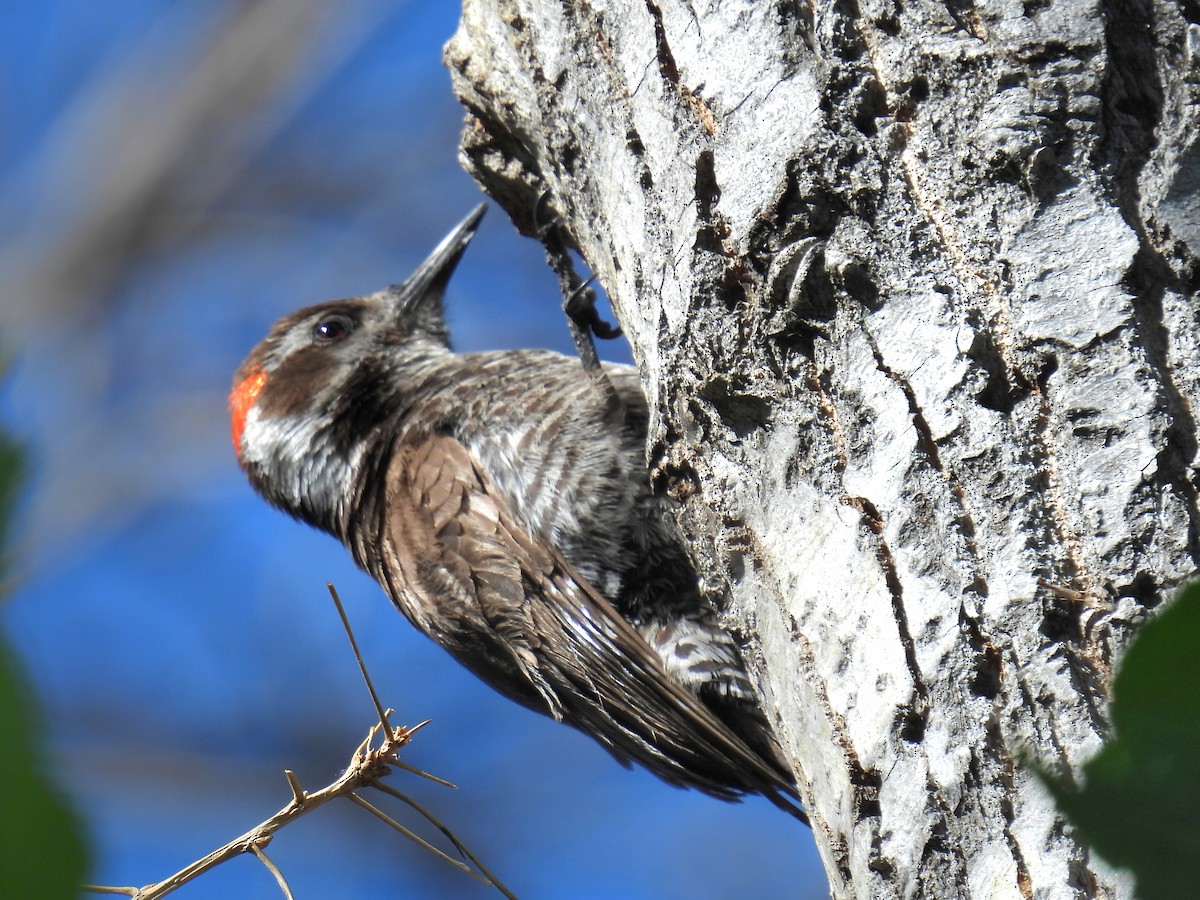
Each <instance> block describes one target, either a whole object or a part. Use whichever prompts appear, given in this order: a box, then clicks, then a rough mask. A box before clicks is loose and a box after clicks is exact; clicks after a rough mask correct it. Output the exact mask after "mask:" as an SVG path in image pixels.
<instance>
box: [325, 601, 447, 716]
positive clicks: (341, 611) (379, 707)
mask: <svg viewBox="0 0 1200 900" xmlns="http://www.w3.org/2000/svg"><path fill="white" fill-rule="evenodd" d="M325 587H326V588H328V589H329V596H330V597H332V598H333V605H334V606H336V607H337V611H338V615H339V616H340V617H341V619H342V627H343V628H345V629H346V637H348V638H350V649H352V650H353V651H354V658H355V659H356V660H358V670H359V671H360V672H362V677H363V681H365V682H366V683H367V690H368V691H369V692H370V694H371V700H372V701H373V702H374V703H375V711H376V712H377V713H379V721H380V723H381V724H382V725H383V731H384V733H385V734H387V735H388V737H391V734H389V733H388V732H389V729H390V728H391V727H392V726H391V725H389V724H388V717H387V713H385V712H384V711H383V704H382V703H381V702H380V701H379V694H378V693H376V692H375V685H373V684H371V676H370V675H369V674H367V664H366V663H365V662H363V658H362V654H361V653H359V652H358V641H356V640H355V639H354V629H353V628H351V627H350V619H349V618H347V616H346V608H345V607H344V606H342V598H341V597H339V596H338V592H337V588H335V587H334V586H333V584H332V583H331V582H328V581H327V582H325ZM422 724H424V723H422ZM420 727H421V726H420V725H418V726H417V728H420ZM414 730H415V729H414Z"/></svg>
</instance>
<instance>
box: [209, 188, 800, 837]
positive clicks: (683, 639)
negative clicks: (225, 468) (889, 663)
mask: <svg viewBox="0 0 1200 900" xmlns="http://www.w3.org/2000/svg"><path fill="white" fill-rule="evenodd" d="M485 210H486V206H480V207H478V208H477V209H476V210H474V211H473V212H472V213H471V214H470V215H469V216H467V218H466V219H464V220H463V221H462V222H461V223H460V224H459V225H458V226H457V227H456V228H455V229H454V230H453V231H452V232H451V233H450V234H449V235H447V236H446V238H445V239H443V240H442V242H441V243H440V244H438V246H437V247H436V248H435V249H434V250H433V252H432V253H431V254H430V255H429V257H428V258H427V259H426V260H425V261H424V262H422V263H421V264H420V265H419V266H418V267H417V269H416V271H415V272H413V274H412V275H411V276H410V277H409V278H408V279H407V280H405V281H404V282H402V283H400V284H397V285H393V286H392V287H389V288H388V289H386V290H384V291H380V292H378V293H376V294H371V295H369V296H365V297H358V298H354V299H349V300H337V301H333V302H329V303H321V304H317V305H315V306H310V307H307V308H305V309H301V310H299V311H297V312H294V313H292V314H291V315H288V316H285V317H284V318H283V319H281V320H280V321H279V322H277V323H276V324H275V326H274V327H273V328H272V329H271V332H270V333H269V335H268V336H267V337H266V339H265V340H263V341H262V342H261V343H260V344H259V345H258V346H257V347H255V348H254V350H253V351H251V353H250V355H249V356H248V357H247V358H246V360H245V362H244V363H243V364H242V366H241V367H240V368H239V370H238V372H237V374H236V375H235V377H234V385H233V391H232V393H231V395H230V410H231V415H232V425H233V429H232V430H233V445H234V449H235V452H236V454H237V459H238V462H239V463H240V465H241V467H242V468H243V469H244V470H245V472H246V475H247V476H248V478H249V480H250V483H251V484H252V485H253V487H254V488H255V490H257V491H258V493H260V494H261V495H262V496H263V497H264V498H265V499H266V500H267V501H269V502H270V503H272V504H274V505H275V506H277V507H279V508H280V509H282V510H283V511H285V512H287V513H290V514H291V515H292V516H294V517H296V518H297V519H300V520H302V521H304V522H307V523H308V524H310V525H313V526H315V527H317V528H320V529H322V530H324V531H327V532H329V533H330V534H332V535H334V536H335V537H336V538H338V539H339V540H340V541H341V542H342V543H343V544H345V546H346V547H347V548H348V549H349V551H350V552H351V554H353V556H354V560H355V562H356V563H357V564H358V565H359V566H360V567H361V568H363V569H364V570H366V571H367V572H368V573H370V574H371V575H372V576H373V577H374V578H375V579H376V580H377V581H378V582H379V583H380V585H381V586H382V587H383V589H384V591H386V592H387V594H388V596H389V597H390V598H391V600H392V602H393V603H394V604H395V605H396V607H397V608H399V610H400V611H401V612H402V613H404V615H405V616H406V617H407V618H408V620H409V621H410V622H412V624H413V625H415V626H416V627H417V629H419V630H420V631H422V632H424V633H425V634H426V635H428V636H429V637H431V638H433V640H435V641H436V642H437V643H438V644H440V645H441V646H442V647H444V648H445V649H446V650H448V651H449V652H450V653H451V655H453V656H454V657H455V658H456V659H457V660H458V661H459V662H461V663H462V664H463V665H465V666H466V667H467V668H468V669H470V670H471V671H472V672H474V673H475V674H476V675H478V676H479V677H480V678H482V679H483V680H484V681H485V682H487V683H488V684H490V685H491V686H492V687H494V688H496V689H497V690H498V691H500V692H501V693H502V694H504V695H506V696H508V697H510V698H511V699H513V700H516V701H517V702H518V703H521V704H523V705H525V706H527V707H530V708H532V709H534V710H536V711H538V712H541V713H545V714H548V715H550V716H552V717H554V718H555V719H557V720H561V721H565V722H567V723H569V724H571V725H573V726H575V727H576V728H578V729H580V730H581V731H583V732H585V733H587V734H589V735H591V736H592V737H593V738H595V739H596V740H598V741H599V742H600V743H601V744H602V745H603V746H604V747H606V748H607V749H608V750H609V751H610V752H611V753H612V754H613V755H614V756H615V757H616V758H617V759H618V760H619V761H620V762H622V763H623V764H624V765H627V766H628V765H629V764H630V763H631V762H637V763H640V764H641V765H643V766H645V767H646V768H648V769H649V770H650V771H652V772H654V773H655V774H656V775H658V776H659V777H661V778H662V779H664V780H665V781H667V782H670V783H671V784H674V785H679V786H684V787H693V788H698V789H700V790H702V791H705V792H707V793H709V794H712V795H714V796H717V797H720V798H723V799H736V798H738V797H740V796H741V795H743V794H746V793H752V792H757V793H762V794H764V795H766V796H767V797H769V798H770V799H771V800H772V801H773V802H775V803H776V804H777V805H779V806H781V807H782V808H784V809H787V810H788V811H789V812H791V813H792V814H793V815H796V816H797V817H798V818H800V819H802V820H804V821H807V819H805V817H804V813H803V812H802V811H801V810H800V808H799V806H798V805H797V801H798V798H799V795H798V792H797V790H796V787H795V783H794V780H793V777H792V775H791V773H790V772H789V771H788V769H787V768H786V767H785V765H784V764H783V763H782V762H781V760H780V757H779V755H778V746H777V744H776V742H775V739H774V737H773V735H772V733H771V729H770V727H769V725H768V724H767V721H766V719H765V717H764V716H763V714H762V712H761V711H760V708H759V705H758V702H757V699H756V696H755V691H754V689H753V688H752V686H751V684H750V681H749V679H748V678H747V675H746V672H745V669H744V667H743V663H742V658H741V654H740V651H739V648H738V646H737V644H736V643H735V641H734V639H733V637H732V636H731V635H730V634H729V633H728V632H727V631H725V630H723V629H722V628H721V627H720V625H719V624H718V620H717V614H716V610H715V609H714V608H713V607H712V606H711V605H710V604H709V603H708V602H707V601H706V600H705V599H704V598H703V597H702V595H701V593H700V591H699V589H698V585H697V578H696V573H695V571H694V569H693V567H692V563H691V561H690V559H689V557H688V555H687V552H686V551H685V550H684V548H683V546H682V544H681V540H680V537H679V536H678V534H677V533H676V531H675V528H674V524H673V522H672V520H671V519H670V517H669V511H668V508H667V501H666V500H664V499H663V498H661V497H658V496H656V495H654V494H653V493H652V491H651V489H650V484H649V478H648V475H647V471H646V462H645V445H646V433H647V427H648V411H647V406H646V400H645V397H644V395H643V394H642V390H641V383H640V381H639V379H638V376H637V372H636V370H635V369H633V368H632V367H629V366H620V365H612V364H604V366H603V369H602V370H600V371H593V372H588V371H585V369H584V367H583V366H581V365H580V362H579V360H577V359H573V358H569V357H566V356H562V355H560V354H557V353H553V352H550V351H545V350H518V351H500V352H486V353H455V352H453V351H452V350H451V348H450V343H449V336H448V333H447V329H446V324H445V320H444V316H443V309H442V303H443V294H444V292H445V288H446V284H447V282H448V281H449V279H450V276H451V274H452V273H453V271H454V269H455V267H456V265H457V264H458V261H459V259H460V258H461V257H462V254H463V252H464V251H465V249H466V247H467V244H468V243H469V241H470V239H471V237H472V235H473V234H474V232H475V229H476V228H477V226H478V224H479V220H480V219H481V218H482V216H483V213H484V211H485Z"/></svg>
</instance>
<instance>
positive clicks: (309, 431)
mask: <svg viewBox="0 0 1200 900" xmlns="http://www.w3.org/2000/svg"><path fill="white" fill-rule="evenodd" d="M486 209H487V207H486V206H484V205H480V206H479V207H478V208H476V209H475V210H474V211H473V212H472V213H471V214H470V215H469V216H467V218H466V219H464V220H463V221H462V222H461V223H459V225H458V226H457V227H455V228H454V230H453V231H451V232H450V234H448V235H447V236H446V237H445V238H444V239H443V240H442V242H441V243H440V244H438V246H437V247H436V248H435V249H434V250H433V252H432V253H430V254H429V256H428V257H427V258H426V259H425V261H424V262H422V263H421V264H420V265H419V266H418V267H417V269H416V271H414V272H413V273H412V275H410V276H409V277H408V278H407V279H406V280H405V281H403V282H402V283H400V284H396V285H393V286H391V287H390V288H388V289H387V290H384V291H380V292H379V293H377V294H372V295H370V296H367V297H357V298H354V299H351V300H337V301H333V302H330V303H319V304H317V305H315V306H309V307H306V308H304V309H301V310H298V311H296V312H294V313H292V314H290V315H287V316H284V317H283V318H282V319H280V320H279V321H278V322H276V323H275V326H274V327H273V328H272V329H271V332H270V334H268V335H267V337H266V338H265V339H264V340H263V341H262V342H260V343H259V344H258V346H257V347H255V348H254V349H253V350H252V351H251V352H250V355H249V356H247V357H246V359H245V361H244V362H243V363H242V365H241V367H240V368H239V369H238V371H237V373H236V374H235V375H234V379H233V390H232V391H231V392H230V395H229V409H230V414H231V419H232V433H233V447H234V452H235V453H236V454H237V459H238V462H239V464H240V465H241V466H242V468H243V469H244V470H245V471H246V474H247V475H248V476H249V478H250V482H251V484H253V485H254V487H255V489H256V490H258V491H259V492H260V493H261V494H262V495H263V496H264V497H266V498H267V499H268V500H270V501H271V502H272V503H274V504H276V505H277V506H279V507H281V508H283V509H284V510H286V511H287V512H290V513H291V514H292V515H295V516H297V517H299V518H302V519H305V520H306V521H308V522H311V523H312V524H314V525H317V526H318V527H321V528H325V529H327V530H330V531H335V530H336V528H335V527H334V526H335V524H336V523H337V522H340V520H341V514H342V511H343V507H344V504H345V502H346V500H347V499H348V497H349V494H350V490H351V482H352V478H353V475H354V473H355V471H356V469H357V465H358V462H359V460H360V458H361V456H362V453H363V451H364V449H365V447H366V446H367V444H368V442H369V441H370V439H371V437H372V434H373V432H374V430H375V429H376V427H377V426H378V425H379V424H380V423H382V422H383V421H385V420H386V419H388V418H389V416H391V415H392V414H393V413H394V412H395V411H396V409H395V407H396V405H397V404H398V403H400V402H401V399H402V398H400V397H398V396H397V393H398V391H399V390H400V389H401V385H403V383H404V379H403V374H404V372H406V371H411V370H413V369H414V368H420V366H421V364H422V363H423V362H427V361H429V360H431V359H435V358H437V357H440V356H444V355H445V354H447V353H448V352H449V340H448V335H447V332H446V324H445V320H444V316H443V311H442V297H443V294H444V292H445V288H446V284H447V282H449V280H450V276H451V275H452V274H453V272H454V268H455V266H456V265H457V264H458V261H459V259H460V258H461V257H462V254H463V251H464V250H466V247H467V244H468V243H469V242H470V240H471V237H472V235H473V234H474V233H475V229H476V228H477V227H478V225H479V220H480V219H481V218H482V217H483V214H484V212H485V210H486Z"/></svg>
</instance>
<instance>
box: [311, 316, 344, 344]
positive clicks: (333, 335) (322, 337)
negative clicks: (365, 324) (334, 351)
mask: <svg viewBox="0 0 1200 900" xmlns="http://www.w3.org/2000/svg"><path fill="white" fill-rule="evenodd" d="M353 330H354V320H353V319H351V318H350V317H349V316H345V315H342V314H340V313H334V314H332V315H328V316H325V317H324V318H323V319H321V320H320V321H319V322H317V324H316V325H314V326H313V330H312V336H313V341H314V342H315V343H318V344H332V343H335V342H336V341H340V340H341V339H342V338H344V337H345V336H346V335H348V334H349V333H350V332H351V331H353Z"/></svg>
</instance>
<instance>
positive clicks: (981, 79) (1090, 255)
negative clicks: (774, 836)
mask: <svg viewBox="0 0 1200 900" xmlns="http://www.w3.org/2000/svg"><path fill="white" fill-rule="evenodd" d="M1198 9H1200V8H1198V7H1197V5H1196V3H1195V0H1181V2H1179V3H1178V4H1175V3H1170V2H1155V0H1112V2H1108V3H1095V2H1087V0H1080V2H1065V0H1024V2H1023V3H1017V2H1011V0H995V2H985V3H982V4H978V5H976V4H973V3H971V2H969V0H953V2H949V0H948V2H946V3H945V4H938V3H934V4H928V3H926V4H899V3H889V2H882V0H880V2H863V3H861V4H860V5H857V6H856V4H855V3H854V0H848V2H841V3H835V4H825V3H822V4H820V5H819V6H816V7H810V6H808V5H806V4H803V3H799V2H790V0H776V2H773V3H767V2H763V0H743V2H734V0H720V2H718V0H708V2H703V0H701V2H678V0H658V2H656V0H641V2H633V0H557V2H555V0H466V2H465V3H464V11H463V17H462V22H461V24H460V27H459V30H458V33H457V34H456V35H455V37H454V38H453V39H452V41H451V42H450V44H449V45H448V46H447V48H446V59H447V62H448V64H449V66H450V68H451V70H452V75H453V78H454V85H455V89H456V91H457V92H458V94H459V96H460V98H461V99H462V101H463V103H464V104H465V105H466V107H467V109H468V111H469V114H468V119H467V125H466V130H465V132H464V135H463V145H462V155H463V159H464V161H465V164H466V166H467V168H468V169H469V171H470V172H471V173H472V175H473V176H474V177H475V178H476V179H477V180H478V181H479V182H480V183H481V184H482V185H483V186H484V188H485V189H486V190H487V191H488V192H489V193H490V194H491V195H492V196H493V197H495V198H496V199H497V201H498V202H500V203H501V204H502V205H503V206H504V208H505V209H506V210H507V211H508V212H509V214H510V215H511V216H512V217H513V220H514V221H515V222H516V223H517V224H518V226H519V227H521V228H522V230H524V231H526V232H527V233H529V232H532V231H534V230H535V229H536V227H537V225H538V224H541V223H544V222H545V221H546V220H547V218H548V217H550V216H551V215H554V214H556V215H557V216H558V217H559V218H560V220H561V222H562V225H563V228H564V229H565V230H566V232H567V233H568V234H569V235H570V238H571V240H573V241H574V243H575V245H576V247H577V248H578V250H579V252H580V254H581V255H582V257H583V258H584V260H585V261H586V262H587V264H588V265H589V266H590V267H591V268H592V270H593V271H594V272H595V273H596V275H597V277H598V279H599V282H600V283H601V284H602V285H603V287H604V289H605V290H606V291H607V293H608V295H609V297H610V299H611V300H612V303H613V306H614V309H615V310H616V312H617V314H618V316H619V318H620V320H621V324H622V326H623V327H624V329H625V333H626V335H627V336H628V338H629V341H630V343H631V345H632V347H633V353H634V356H635V358H636V359H637V362H638V365H639V367H640V368H641V371H642V373H643V378H644V382H645V386H646V392H647V395H648V397H649V399H650V403H651V406H652V408H653V409H654V411H655V419H654V422H653V425H652V434H651V441H650V447H649V454H650V465H651V471H652V474H653V478H654V480H655V484H656V486H657V487H659V488H660V489H661V490H663V491H666V492H668V493H670V494H671V495H673V496H674V497H676V498H678V500H679V501H680V506H679V520H680V523H681V525H682V527H683V529H684V531H685V534H686V535H687V536H688V537H689V539H690V540H691V541H692V543H693V549H694V554H695V556H696V559H697V562H698V565H699V566H700V569H701V571H702V573H703V579H704V585H705V587H706V589H707V590H709V591H711V592H713V593H714V594H716V595H717V596H719V597H721V598H722V600H721V602H722V603H723V604H725V606H726V608H727V609H728V618H729V622H730V625H731V627H732V628H733V629H734V630H735V631H737V632H738V633H739V634H743V635H744V636H745V637H746V639H747V642H748V656H749V657H750V658H751V661H752V665H753V666H754V667H755V669H756V674H757V676H758V678H759V681H760V686H761V689H762V691H763V694H764V697H765V698H766V704H767V707H768V710H769V714H777V716H778V730H779V733H780V737H781V739H782V741H783V742H784V745H785V747H786V751H787V753H788V754H789V756H790V758H791V760H792V762H793V763H794V765H795V769H796V772H797V776H798V779H799V783H800V785H801V790H802V792H803V794H804V797H805V799H806V803H807V806H808V810H809V813H810V814H811V816H812V820H813V834H814V837H815V839H816V841H817V844H818V847H819V849H820V852H821V855H822V858H823V859H824V862H825V866H826V870H827V872H828V875H829V880H830V884H831V888H832V892H833V894H834V896H836V897H914V896H923V897H956V898H957V897H978V898H1003V897H1024V898H1032V897H1034V896H1037V897H1039V898H1042V897H1045V898H1058V897H1084V896H1099V897H1117V896H1122V897H1127V896H1129V895H1130V885H1129V881H1128V879H1127V878H1121V877H1117V876H1115V875H1114V874H1113V873H1112V872H1111V871H1109V870H1107V869H1106V868H1105V867H1104V866H1103V864H1102V863H1101V862H1100V861H1099V860H1098V859H1097V858H1096V857H1095V856H1094V855H1091V854H1089V852H1088V850H1087V849H1086V848H1085V847H1084V846H1083V845H1082V844H1081V842H1080V840H1079V838H1078V836H1077V835H1076V834H1075V833H1074V831H1073V830H1072V828H1071V827H1070V826H1069V825H1067V824H1066V823H1065V822H1064V821H1063V819H1062V817H1061V816H1060V815H1059V814H1058V813H1057V811H1056V810H1055V808H1054V806H1053V804H1052V803H1051V801H1050V800H1049V799H1048V798H1047V796H1046V795H1045V794H1044V793H1043V792H1042V790H1041V789H1040V787H1039V785H1038V784H1037V782H1036V780H1035V778H1034V777H1033V775H1032V774H1031V773H1030V771H1029V770H1028V768H1027V767H1026V766H1025V765H1024V761H1025V760H1026V759H1028V758H1036V759H1038V760H1040V761H1042V762H1043V763H1044V764H1046V765H1048V766H1050V767H1051V768H1052V769H1054V770H1056V771H1058V772H1059V773H1060V774H1063V775H1066V776H1068V777H1070V776H1071V775H1073V774H1074V773H1077V772H1078V768H1079V766H1080V764H1081V763H1082V762H1083V761H1084V760H1086V759H1087V758H1088V757H1089V756H1090V755H1091V754H1092V753H1093V752H1095V751H1096V750H1097V748H1098V747H1099V746H1100V742H1101V741H1102V740H1103V738H1104V737H1105V735H1106V731H1107V728H1108V725H1107V721H1106V712H1105V710H1106V699H1107V695H1106V691H1107V686H1108V682H1109V673H1110V670H1111V667H1112V665H1113V662H1114V660H1115V658H1116V657H1117V656H1118V655H1119V653H1120V650H1121V648H1122V647H1123V646H1124V644H1125V642H1126V641H1127V639H1128V637H1129V635H1130V632H1131V628H1132V626H1133V625H1134V624H1136V622H1137V621H1138V620H1140V619H1141V618H1142V617H1143V616H1144V615H1145V613H1146V611H1147V610H1149V609H1151V608H1152V607H1154V606H1155V605H1156V604H1158V603H1159V602H1160V601H1161V600H1163V599H1164V598H1165V597H1166V596H1168V595H1169V594H1170V592H1171V591H1172V590H1173V589H1174V587H1175V586H1176V585H1178V584H1179V583H1180V582H1181V581H1182V580H1183V579H1185V578H1186V577H1188V576H1190V575H1191V574H1192V573H1193V572H1194V571H1195V568H1196V561H1197V559H1198V558H1200V557H1198V553H1200V546H1198V543H1200V541H1198V531H1197V529H1198V526H1200V514H1198V510H1197V488H1196V483H1195V480H1194V479H1195V472H1194V469H1193V466H1194V464H1195V463H1196V452H1197V427H1196V421H1195V419H1194V414H1193V412H1192V410H1193V407H1194V405H1195V404H1196V402H1197V401H1198V400H1200V341H1198V333H1200V332H1198V327H1197V306H1198V304H1197V295H1196V291H1197V286H1198V284H1200V260H1198V255H1200V212H1198V209H1200V25H1198V24H1197V22H1200V11H1198ZM1113 812H1114V815H1119V814H1120V810H1114V811H1113ZM781 864H786V862H785V861H781Z"/></svg>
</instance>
